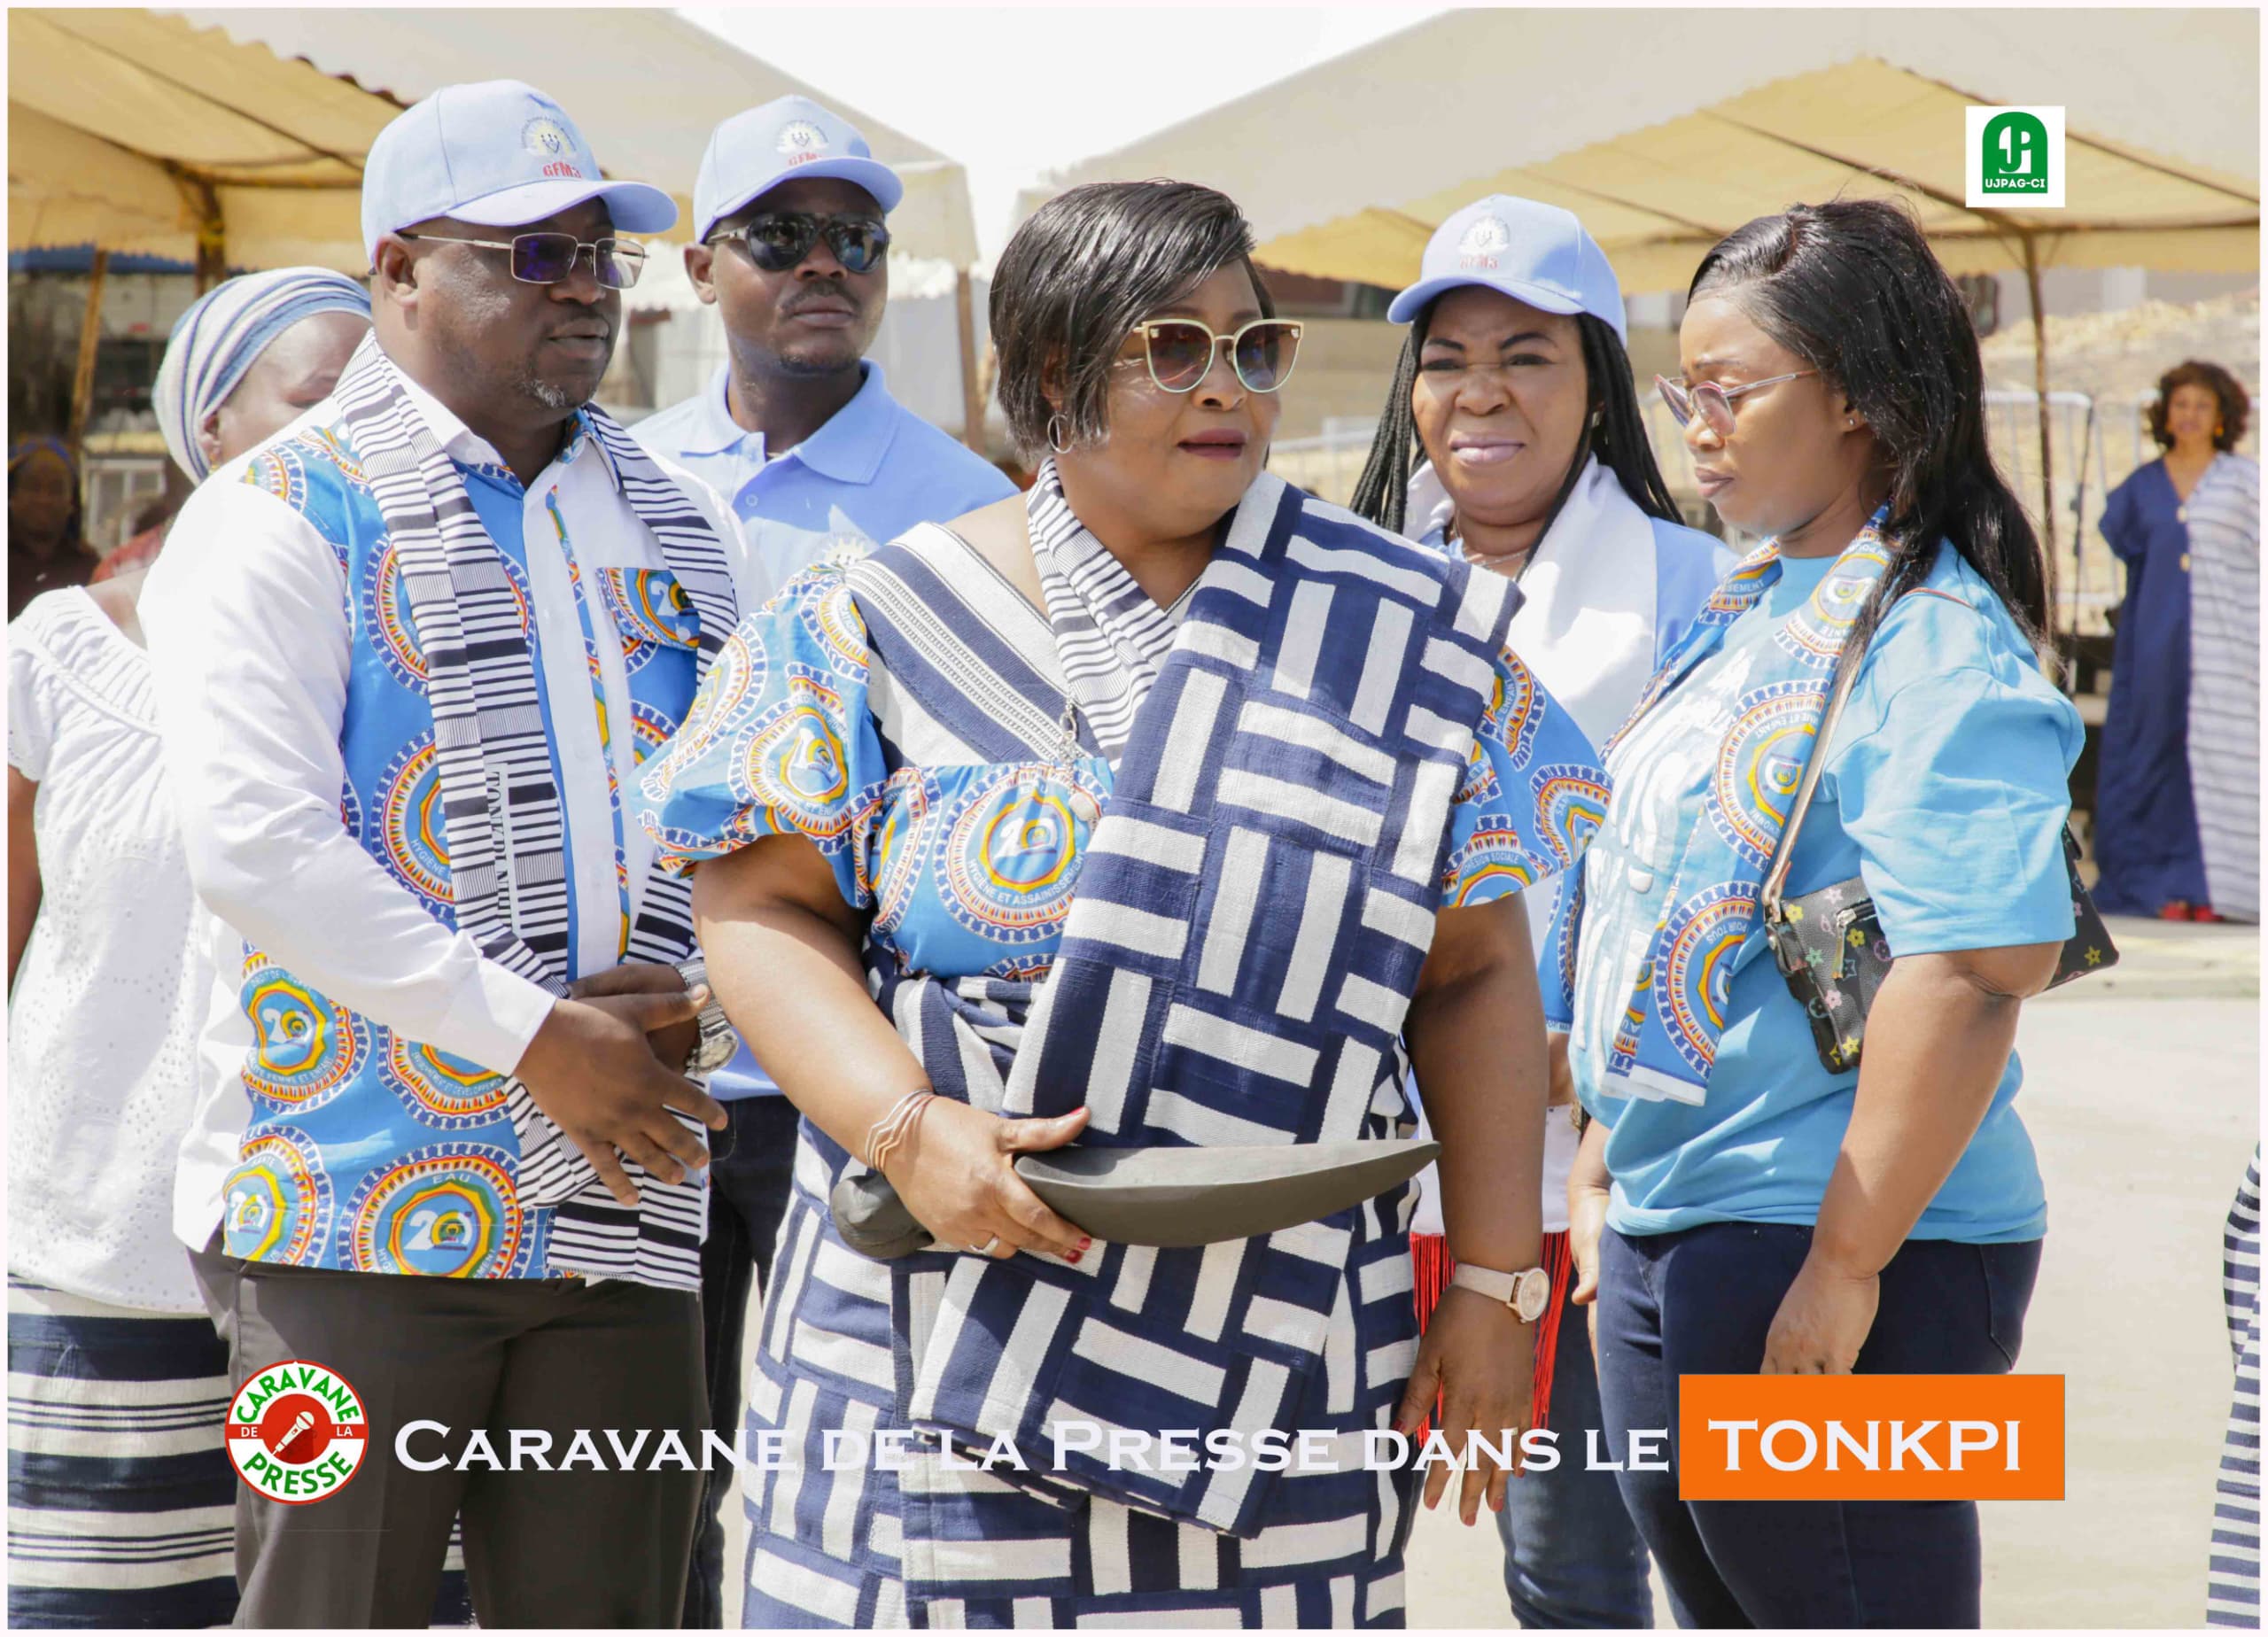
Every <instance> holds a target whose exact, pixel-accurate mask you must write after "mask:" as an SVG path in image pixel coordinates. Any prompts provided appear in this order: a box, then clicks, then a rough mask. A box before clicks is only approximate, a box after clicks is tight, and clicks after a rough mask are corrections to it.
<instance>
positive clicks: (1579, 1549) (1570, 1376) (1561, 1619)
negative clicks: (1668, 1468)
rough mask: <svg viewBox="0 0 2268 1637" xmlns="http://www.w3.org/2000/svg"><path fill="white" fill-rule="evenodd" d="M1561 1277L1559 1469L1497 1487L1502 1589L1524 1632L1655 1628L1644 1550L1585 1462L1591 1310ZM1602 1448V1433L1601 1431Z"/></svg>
mask: <svg viewBox="0 0 2268 1637" xmlns="http://www.w3.org/2000/svg"><path fill="white" fill-rule="evenodd" d="M1574 1289H1575V1284H1574V1281H1573V1279H1565V1280H1562V1281H1561V1289H1560V1292H1559V1301H1560V1310H1559V1338H1558V1345H1557V1347H1556V1348H1555V1350H1554V1352H1553V1354H1552V1364H1551V1430H1552V1431H1554V1432H1555V1433H1557V1434H1558V1439H1559V1443H1558V1449H1559V1464H1558V1465H1557V1466H1556V1467H1554V1468H1552V1469H1551V1470H1550V1471H1541V1470H1536V1469H1534V1468H1530V1469H1529V1470H1526V1471H1525V1472H1522V1473H1521V1474H1519V1475H1518V1477H1516V1478H1512V1479H1511V1481H1510V1482H1509V1483H1507V1484H1506V1485H1505V1486H1504V1509H1503V1511H1501V1512H1499V1513H1497V1514H1496V1532H1497V1533H1498V1534H1499V1535H1500V1536H1502V1537H1503V1542H1504V1591H1505V1593H1506V1594H1507V1595H1509V1596H1510V1597H1511V1604H1512V1617H1513V1618H1515V1619H1517V1620H1518V1622H1519V1623H1520V1625H1522V1626H1524V1627H1526V1628H1528V1629H1530V1630H1534V1629H1537V1628H1549V1629H1554V1630H1576V1629H1592V1630H1596V1629H1602V1628H1605V1627H1610V1626H1612V1627H1621V1628H1626V1629H1627V1628H1635V1627H1639V1626H1648V1625H1652V1624H1653V1623H1654V1594H1653V1588H1652V1587H1651V1586H1650V1585H1649V1584H1648V1583H1647V1580H1646V1546H1645V1542H1644V1541H1643V1540H1640V1539H1639V1538H1638V1526H1637V1525H1635V1524H1634V1523H1632V1522H1631V1521H1630V1513H1629V1509H1627V1507H1625V1506H1624V1505H1623V1504H1622V1490H1621V1487H1620V1486H1619V1485H1618V1484H1617V1483H1616V1482H1615V1475H1614V1474H1613V1473H1612V1472H1611V1471H1608V1470H1605V1469H1604V1468H1600V1469H1598V1470H1592V1469H1591V1467H1590V1466H1589V1464H1588V1462H1587V1461H1586V1460H1585V1458H1584V1457H1585V1455H1586V1454H1587V1451H1588V1443H1589V1439H1590V1434H1591V1433H1592V1432H1593V1431H1595V1430H1596V1429H1598V1428H1599V1427H1601V1426H1602V1425H1603V1421H1602V1418H1601V1416H1600V1415H1599V1402H1598V1369H1597V1366H1596V1364H1595V1363H1594V1362H1592V1359H1591V1337H1590V1309H1589V1308H1588V1307H1577V1306H1575V1304H1574V1302H1573V1300H1570V1299H1571V1298H1572V1297H1573V1294H1574ZM1600 1444H1601V1447H1602V1448H1603V1447H1604V1434H1602V1435H1601V1439H1600Z"/></svg>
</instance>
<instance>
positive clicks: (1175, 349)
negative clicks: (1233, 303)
mask: <svg viewBox="0 0 2268 1637" xmlns="http://www.w3.org/2000/svg"><path fill="white" fill-rule="evenodd" d="M1136 330H1137V332H1138V334H1139V335H1140V336H1141V337H1142V353H1143V356H1144V357H1145V358H1146V359H1147V360H1148V361H1149V365H1150V379H1151V380H1153V381H1155V382H1156V383H1157V384H1159V386H1161V387H1162V388H1163V389H1164V390H1165V391H1167V392H1195V391H1196V390H1197V387H1198V384H1199V383H1200V382H1201V381H1203V380H1204V379H1205V376H1206V375H1207V374H1208V372H1209V371H1210V370H1211V369H1212V368H1213V354H1214V353H1215V352H1216V351H1217V350H1218V349H1219V348H1221V347H1222V346H1223V345H1226V346H1227V347H1228V349H1229V364H1230V366H1231V368H1232V369H1235V371H1236V372H1237V379H1238V380H1239V381H1241V382H1243V383H1244V384H1245V389H1246V390H1247V392H1275V391H1276V390H1277V389H1278V388H1279V387H1281V386H1282V385H1283V384H1284V383H1285V382H1286V381H1288V380H1290V379H1291V378H1292V366H1293V365H1294V364H1296V363H1298V362H1299V361H1300V326H1299V325H1298V324H1296V323H1293V322H1292V321H1291V320H1289V319H1283V318H1256V319H1254V320H1253V322H1250V323H1249V324H1247V325H1245V326H1244V328H1243V329H1241V330H1237V331H1236V332H1235V333H1233V334H1231V335H1225V336H1221V335H1215V334H1214V333H1213V331H1212V330H1211V329H1210V328H1209V327H1208V326H1207V325H1204V324H1200V323H1199V322H1197V321H1196V320H1195V319H1193V318H1153V319H1151V320H1150V321H1149V322H1146V323H1144V324H1139V325H1137V326H1136Z"/></svg>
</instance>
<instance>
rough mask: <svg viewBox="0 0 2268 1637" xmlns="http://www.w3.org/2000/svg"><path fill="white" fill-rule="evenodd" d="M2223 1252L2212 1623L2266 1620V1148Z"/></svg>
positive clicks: (2208, 1617) (2255, 1157) (2242, 1191)
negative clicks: (2222, 1385) (2222, 1379)
mask: <svg viewBox="0 0 2268 1637" xmlns="http://www.w3.org/2000/svg"><path fill="white" fill-rule="evenodd" d="M2221 1245H2222V1251H2221V1294H2222V1298H2223V1300H2225V1302H2226V1303H2227V1305H2228V1321H2229V1348H2230V1351H2231V1352H2232V1353H2233V1354H2235V1357H2236V1396H2235V1398H2234V1400H2233V1402H2232V1403H2231V1404H2230V1406H2229V1424H2228V1431H2226V1432H2225V1434H2224V1435H2223V1436H2222V1439H2221V1477H2220V1482H2219V1483H2218V1485H2216V1486H2215V1493H2214V1498H2213V1548H2212V1556H2211V1566H2210V1576H2209V1578H2208V1579H2207V1582H2206V1591H2205V1622H2206V1624H2207V1625H2241V1626H2248V1627H2250V1628H2251V1629H2253V1630H2255V1631H2257V1630H2258V1629H2259V1627H2260V1149H2259V1147H2258V1145H2257V1144H2255V1145H2254V1148H2253V1151H2252V1164H2251V1165H2250V1166H2249V1168H2247V1169H2246V1171H2245V1174H2244V1183H2243V1184H2242V1186H2241V1187H2240V1188H2238V1190H2237V1194H2236V1203H2235V1204H2234V1205H2233V1206H2231V1207H2230V1210H2229V1221H2228V1230H2227V1232H2226V1233H2225V1235H2224V1236H2223V1237H2222V1241H2221Z"/></svg>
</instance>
